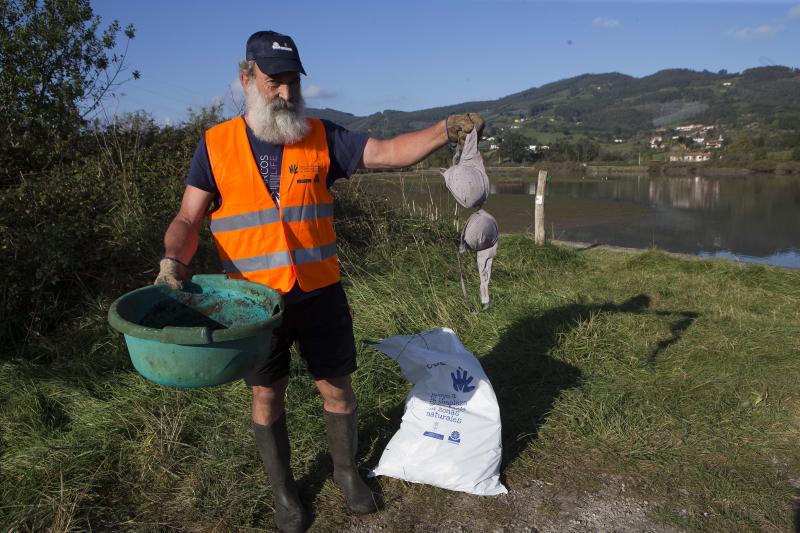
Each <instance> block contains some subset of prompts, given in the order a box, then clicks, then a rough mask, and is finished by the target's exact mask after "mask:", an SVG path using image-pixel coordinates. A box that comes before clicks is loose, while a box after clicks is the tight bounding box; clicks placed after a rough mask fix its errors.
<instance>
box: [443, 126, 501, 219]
mask: <svg viewBox="0 0 800 533" xmlns="http://www.w3.org/2000/svg"><path fill="white" fill-rule="evenodd" d="M440 172H441V173H442V176H444V183H445V185H446V186H447V189H448V190H449V191H450V193H451V194H452V195H453V197H454V198H455V199H456V202H458V203H459V204H460V205H461V207H465V208H467V209H471V208H474V207H480V206H481V205H483V202H485V201H486V198H488V197H489V176H487V175H486V168H485V167H484V165H483V157H481V153H480V152H479V151H478V132H477V131H476V130H474V129H473V130H472V131H471V132H469V134H467V138H466V139H465V140H464V148H463V149H462V151H461V154H460V158H459V154H458V152H456V154H455V155H454V156H453V166H451V167H450V168H448V169H447V170H441V171H440Z"/></svg>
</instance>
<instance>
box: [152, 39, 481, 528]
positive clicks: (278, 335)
mask: <svg viewBox="0 0 800 533" xmlns="http://www.w3.org/2000/svg"><path fill="white" fill-rule="evenodd" d="M245 57H246V60H245V61H242V62H241V63H240V65H239V80H240V82H241V84H242V88H243V89H244V90H245V93H246V95H247V101H246V112H245V114H244V116H239V117H236V118H234V119H231V120H228V121H225V122H223V123H221V124H217V125H216V126H214V127H212V128H210V129H209V130H208V131H207V132H206V133H205V135H204V136H203V138H202V139H201V140H200V143H199V144H198V146H197V150H196V151H195V154H194V158H193V160H192V163H191V166H190V169H189V175H188V178H187V179H186V189H185V191H184V195H183V200H182V203H181V207H180V211H179V212H178V215H177V216H176V217H175V219H174V220H173V221H172V223H171V224H170V226H169V228H168V229H167V232H166V234H165V236H164V247H165V255H164V258H163V259H162V260H161V262H160V272H159V275H158V277H157V278H156V283H164V284H168V285H170V286H172V287H173V288H180V287H181V285H182V282H183V281H184V280H187V279H189V277H190V273H189V267H188V264H189V262H190V261H191V259H192V257H193V256H194V254H195V252H196V250H197V245H198V238H199V232H200V227H201V225H202V223H203V219H204V218H205V216H206V213H207V211H208V208H209V206H211V205H212V204H213V206H214V209H213V210H212V211H211V213H210V214H209V215H208V218H209V222H210V227H211V232H212V234H213V236H214V240H215V242H216V245H217V248H218V251H219V254H220V259H221V260H222V264H223V267H224V269H225V272H226V273H227V275H228V276H229V277H231V278H238V279H247V280H250V281H254V282H257V283H262V284H264V285H268V286H270V287H272V288H274V289H276V290H277V291H278V292H280V293H281V294H282V295H283V298H284V303H285V309H284V316H283V323H282V325H281V326H280V328H278V329H276V330H275V332H274V335H273V350H272V353H271V354H270V356H269V357H268V358H267V361H266V363H265V364H264V365H263V366H262V367H261V368H256V369H254V370H253V371H252V372H251V374H250V375H248V376H246V377H245V383H246V384H247V385H248V386H250V387H252V391H253V401H252V427H253V432H254V434H255V440H256V445H257V447H258V450H259V453H260V455H261V458H262V461H263V463H264V468H265V470H266V472H267V477H268V478H269V482H270V485H271V487H272V493H273V497H274V499H275V522H276V525H277V526H278V529H280V530H281V531H305V529H306V528H307V527H308V525H309V515H308V513H307V512H306V510H305V509H304V508H303V505H302V503H301V501H300V498H299V496H298V493H297V487H296V485H295V482H294V478H293V477H292V473H291V470H290V468H289V463H290V449H289V437H288V433H287V429H286V417H285V413H284V400H285V394H286V387H287V384H288V374H289V360H290V355H289V350H290V348H291V346H292V344H294V343H297V347H298V350H299V353H300V356H301V357H302V358H303V359H304V360H305V362H306V365H307V368H308V371H309V373H310V374H311V376H312V377H313V379H314V383H315V385H316V386H317V389H318V390H319V392H320V394H321V396H322V398H323V416H324V419H325V425H326V430H327V435H328V446H329V451H330V454H331V457H332V459H333V465H334V473H333V478H334V481H335V482H336V484H337V485H338V486H339V487H340V488H341V489H342V492H343V493H344V496H345V501H346V502H347V506H348V507H349V508H350V510H351V511H353V512H355V513H370V512H373V511H375V510H376V509H377V503H376V501H375V497H374V495H373V494H372V492H371V491H370V489H369V487H368V486H367V485H366V484H365V483H364V481H363V480H362V479H361V477H360V475H359V473H358V470H357V466H356V464H355V455H356V449H357V445H358V440H357V416H356V399H355V396H354V394H353V388H352V385H351V382H350V374H351V373H352V372H353V371H354V370H355V369H356V348H355V342H354V338H353V323H352V317H351V314H350V308H349V306H348V303H347V298H346V296H345V293H344V290H343V288H342V285H341V283H340V277H339V262H338V259H337V257H336V235H335V233H334V230H333V197H332V196H331V193H330V191H329V188H330V186H331V184H332V183H333V182H334V181H335V180H336V179H339V178H346V177H349V176H350V175H351V174H352V173H353V172H355V171H356V169H357V168H399V167H406V166H409V165H413V164H415V163H417V162H419V161H421V160H422V159H424V158H425V157H427V156H428V155H429V154H430V153H431V152H433V151H434V150H436V149H437V148H439V147H441V146H443V145H444V144H446V143H447V142H448V141H450V142H456V141H463V139H464V137H465V136H466V134H467V133H469V132H470V131H472V130H473V129H474V128H478V131H479V132H480V131H481V129H482V128H483V120H482V119H481V118H480V116H479V115H478V114H477V113H468V114H464V115H450V116H449V117H447V119H446V120H442V121H440V122H439V123H437V124H434V125H433V126H431V127H429V128H426V129H423V130H420V131H415V132H411V133H405V134H403V135H399V136H397V137H394V138H392V139H388V140H378V139H373V138H369V137H368V136H367V135H364V134H361V133H355V132H350V131H348V130H346V129H344V128H342V127H341V126H337V125H335V124H332V123H331V122H328V121H324V120H318V119H312V118H307V117H306V116H305V114H304V103H303V98H302V94H301V91H300V74H305V70H304V69H303V65H302V64H301V62H300V56H299V54H298V52H297V47H296V46H295V43H294V41H293V40H292V38H291V37H289V36H286V35H281V34H279V33H275V32H271V31H260V32H256V33H254V34H253V35H251V36H250V38H249V39H248V40H247V46H246V55H245Z"/></svg>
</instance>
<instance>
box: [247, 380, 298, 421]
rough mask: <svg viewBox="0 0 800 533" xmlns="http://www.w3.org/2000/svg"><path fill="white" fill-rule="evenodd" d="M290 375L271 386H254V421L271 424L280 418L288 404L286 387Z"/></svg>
mask: <svg viewBox="0 0 800 533" xmlns="http://www.w3.org/2000/svg"><path fill="white" fill-rule="evenodd" d="M288 385H289V376H286V377H284V378H282V379H280V380H278V381H276V382H275V383H273V384H272V385H270V386H269V387H264V386H259V385H256V386H254V387H253V408H252V416H253V422H255V423H256V424H261V425H262V426H269V425H271V424H272V423H273V422H275V421H276V420H278V419H279V418H280V417H281V415H282V414H283V410H284V408H285V406H286V388H287V386H288Z"/></svg>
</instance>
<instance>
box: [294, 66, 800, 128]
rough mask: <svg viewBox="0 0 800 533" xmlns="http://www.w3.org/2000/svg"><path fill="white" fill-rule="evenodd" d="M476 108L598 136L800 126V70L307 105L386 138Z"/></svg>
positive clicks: (495, 119) (663, 73)
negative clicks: (345, 105)
mask: <svg viewBox="0 0 800 533" xmlns="http://www.w3.org/2000/svg"><path fill="white" fill-rule="evenodd" d="M467 111H476V112H479V113H481V114H482V115H483V117H484V118H485V119H486V121H487V124H489V126H490V128H489V130H488V133H489V134H491V132H492V130H493V129H498V128H502V127H504V126H506V125H508V124H510V123H513V122H514V121H515V120H519V119H523V121H524V120H529V122H528V125H527V127H531V128H532V129H534V130H537V131H540V130H541V131H547V130H556V131H557V130H558V129H561V130H564V131H567V133H568V134H569V133H584V134H587V135H594V136H615V135H633V134H635V133H641V132H643V131H647V130H652V129H655V128H658V127H662V126H670V125H675V124H678V123H680V122H682V121H687V120H692V121H698V122H705V123H715V124H721V125H723V126H725V127H728V128H744V127H747V125H748V124H750V123H753V122H755V123H757V124H761V125H775V126H778V127H779V128H780V129H790V130H792V129H793V130H800V69H796V68H791V67H785V66H766V67H755V68H751V69H746V70H743V71H742V72H740V73H729V72H727V71H725V70H721V71H719V72H710V71H708V70H703V71H695V70H690V69H684V68H672V69H664V70H660V71H658V72H654V73H653V74H649V75H647V76H642V77H634V76H630V75H627V74H623V73H620V72H607V73H600V74H594V73H586V74H580V75H578V76H573V77H571V78H565V79H562V80H557V81H553V82H550V83H546V84H544V85H541V86H539V87H531V88H529V89H525V90H522V91H519V92H516V93H512V94H509V95H506V96H503V97H501V98H497V99H495V100H479V101H469V102H461V103H457V104H452V105H446V106H438V107H433V108H427V109H421V110H417V111H397V110H384V111H380V112H376V113H372V114H370V115H366V116H357V115H353V114H351V113H345V112H342V111H338V110H335V109H330V108H325V109H317V108H309V109H308V113H309V115H311V116H315V117H318V118H325V119H328V120H331V121H333V122H336V123H338V124H340V125H342V126H344V127H346V128H348V129H352V130H356V131H363V132H365V133H369V134H370V135H371V136H374V137H378V138H386V137H391V136H394V135H397V134H399V133H403V132H406V131H412V130H415V129H420V128H424V127H427V126H430V125H431V124H434V123H435V122H437V121H439V120H441V119H442V118H444V117H445V116H447V115H448V114H450V113H464V112H467Z"/></svg>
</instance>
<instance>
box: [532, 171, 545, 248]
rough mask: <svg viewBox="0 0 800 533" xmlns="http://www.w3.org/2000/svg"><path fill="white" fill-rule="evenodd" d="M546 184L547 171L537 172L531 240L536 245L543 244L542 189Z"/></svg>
mask: <svg viewBox="0 0 800 533" xmlns="http://www.w3.org/2000/svg"><path fill="white" fill-rule="evenodd" d="M545 183H547V171H546V170H540V171H539V182H538V183H537V184H536V208H535V210H534V215H533V217H534V226H533V238H534V241H535V242H536V244H544V187H545Z"/></svg>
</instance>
